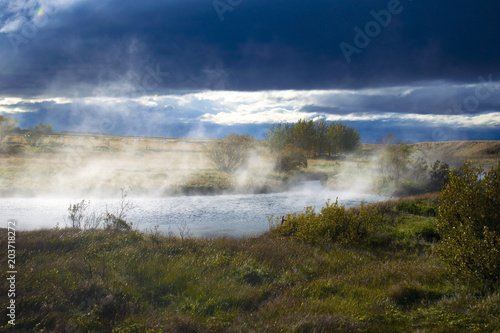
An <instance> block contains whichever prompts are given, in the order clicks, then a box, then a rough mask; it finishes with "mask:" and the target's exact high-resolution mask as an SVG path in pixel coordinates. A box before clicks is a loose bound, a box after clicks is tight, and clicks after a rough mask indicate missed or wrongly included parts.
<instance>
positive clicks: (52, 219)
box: [0, 181, 386, 237]
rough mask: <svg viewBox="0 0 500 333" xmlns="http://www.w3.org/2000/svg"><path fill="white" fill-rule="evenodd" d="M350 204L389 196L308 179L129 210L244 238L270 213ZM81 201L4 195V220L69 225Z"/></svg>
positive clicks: (143, 221)
mask: <svg viewBox="0 0 500 333" xmlns="http://www.w3.org/2000/svg"><path fill="white" fill-rule="evenodd" d="M337 197H338V199H339V203H340V204H343V205H345V206H346V207H351V206H356V205H359V204H360V202H361V201H365V202H377V201H382V200H385V199H386V197H382V196H377V195H369V194H359V193H350V192H338V191H331V190H326V189H324V188H323V187H322V186H321V184H320V183H319V181H311V182H305V183H303V184H301V185H300V186H297V187H296V188H294V189H292V190H291V191H288V192H283V193H269V194H235V195H220V196H189V197H165V198H131V201H132V202H133V204H134V205H135V206H136V207H137V208H135V209H134V210H133V211H131V212H129V214H128V215H127V218H126V220H127V221H129V222H130V221H131V222H133V223H134V226H138V228H139V229H140V230H143V229H146V228H149V227H152V226H155V225H159V230H160V231H162V232H165V233H166V232H168V230H169V227H170V230H171V231H173V232H174V233H178V230H179V229H178V227H179V225H181V224H184V223H187V226H188V228H189V231H190V235H192V236H197V237H200V236H201V237H205V236H219V235H230V236H244V235H255V234H260V233H263V232H265V231H267V230H268V229H269V224H268V217H269V216H271V215H274V216H280V215H285V214H287V213H291V212H296V211H301V210H303V209H304V208H305V207H307V206H313V207H316V209H317V210H318V211H319V209H320V208H321V207H323V206H324V205H325V203H326V202H327V200H329V199H330V200H331V201H335V199H336V198H337ZM79 201H81V199H73V200H70V199H60V198H59V199H48V198H47V199H41V198H29V199H19V198H8V199H0V215H1V216H2V217H3V219H4V223H5V225H6V222H7V220H8V219H16V220H18V226H19V229H24V230H30V229H38V228H53V227H55V226H56V225H57V224H59V226H60V227H64V226H65V222H64V217H65V216H66V215H67V209H68V206H69V204H70V203H77V202H79ZM90 202H91V208H90V210H95V211H98V212H103V211H105V210H106V205H107V207H108V209H109V210H110V211H114V209H115V207H116V205H117V200H109V199H108V200H103V199H96V200H92V199H91V200H90Z"/></svg>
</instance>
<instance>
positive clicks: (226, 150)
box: [205, 133, 255, 173]
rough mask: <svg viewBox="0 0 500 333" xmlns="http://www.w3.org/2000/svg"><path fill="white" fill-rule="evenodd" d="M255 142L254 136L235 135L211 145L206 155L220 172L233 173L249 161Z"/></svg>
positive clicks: (208, 146) (207, 148)
mask: <svg viewBox="0 0 500 333" xmlns="http://www.w3.org/2000/svg"><path fill="white" fill-rule="evenodd" d="M254 142H255V139H254V137H252V136H248V135H238V134H235V133H233V134H231V135H229V136H226V138H225V139H223V140H217V141H213V142H211V143H209V144H208V145H207V147H206V148H205V154H206V155H207V156H208V158H209V159H210V160H211V161H212V163H213V164H214V165H215V167H216V168H217V169H218V170H221V171H224V172H228V173H231V172H233V171H235V170H236V169H237V168H239V167H240V166H242V165H243V164H244V163H245V162H246V161H247V158H248V154H249V152H250V150H251V149H252V147H253V145H254Z"/></svg>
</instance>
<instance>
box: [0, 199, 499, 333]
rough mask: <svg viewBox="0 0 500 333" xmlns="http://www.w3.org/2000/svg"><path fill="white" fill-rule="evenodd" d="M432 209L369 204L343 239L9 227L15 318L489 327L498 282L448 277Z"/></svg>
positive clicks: (307, 328) (493, 325)
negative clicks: (363, 228)
mask: <svg viewBox="0 0 500 333" xmlns="http://www.w3.org/2000/svg"><path fill="white" fill-rule="evenodd" d="M332 206H334V205H332ZM337 208H338V207H337ZM437 208H438V196H437V194H433V195H426V196H419V197H412V198H406V199H399V200H392V201H387V202H383V203H379V204H374V205H370V206H366V207H365V209H369V210H370V211H371V212H372V213H373V216H376V219H380V220H379V221H378V223H377V228H376V230H372V231H369V232H368V233H366V234H365V235H364V236H363V237H360V238H358V240H357V241H347V242H343V241H338V240H333V239H321V238H318V239H313V240H312V241H308V240H307V239H300V238H298V237H290V234H288V235H287V234H286V233H283V232H278V230H280V228H282V225H281V224H278V225H274V226H273V228H272V231H271V232H270V233H267V234H265V235H262V236H260V237H255V238H245V239H232V238H217V239H191V238H184V239H181V238H176V237H169V236H164V235H160V234H159V233H158V232H156V231H155V230H150V231H149V232H147V233H140V232H137V231H124V230H121V231H120V230H119V229H117V228H111V229H109V228H108V229H106V230H88V231H81V230H79V229H58V230H38V231H23V232H18V233H17V241H16V249H17V252H16V255H17V258H16V259H17V267H19V269H18V270H19V274H18V281H17V290H18V292H17V295H16V309H17V314H16V326H15V329H16V330H18V331H35V332H42V331H43V332H241V331H254V332H278V331H285V332H338V331H340V332H403V331H405V332H408V331H420V332H497V331H499V330H500V307H499V306H498V304H500V292H499V291H498V288H489V289H485V288H483V287H480V286H479V285H477V284H472V283H470V282H467V280H461V279H460V280H459V279H455V277H453V276H451V275H450V274H449V271H448V269H447V267H446V266H444V265H443V263H442V262H441V261H440V259H439V257H438V256H437V255H436V253H435V252H436V251H435V250H436V248H437V246H438V244H440V243H439V242H440V234H439V233H438V229H437V228H436V225H437V219H436V217H435V215H436V211H437ZM360 209H363V208H360ZM349 214H355V215H356V214H360V212H359V209H358V210H357V211H356V210H354V211H352V212H351V213H349ZM285 223H286V222H285ZM285 230H286V228H285ZM6 239H7V237H6V230H5V229H2V237H1V240H0V247H4V248H6ZM353 239H356V237H354V238H353ZM6 260H7V259H6V257H4V256H2V258H1V260H0V265H1V266H2V267H6ZM1 285H2V290H6V289H7V281H6V280H5V279H3V280H2V282H1ZM0 297H1V303H2V304H5V299H6V295H4V294H2V295H1V296H0ZM1 316H2V318H4V319H5V318H6V309H5V307H2V311H1ZM4 323H5V322H2V325H4ZM4 328H8V326H5V327H4Z"/></svg>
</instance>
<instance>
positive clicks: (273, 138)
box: [266, 119, 361, 157]
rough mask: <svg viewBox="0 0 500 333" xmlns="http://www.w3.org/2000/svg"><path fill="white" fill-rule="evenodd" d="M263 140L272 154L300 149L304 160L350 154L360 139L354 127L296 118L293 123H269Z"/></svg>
mask: <svg viewBox="0 0 500 333" xmlns="http://www.w3.org/2000/svg"><path fill="white" fill-rule="evenodd" d="M266 141H267V143H268V145H269V149H270V151H271V152H272V153H279V152H282V151H284V150H285V147H286V146H287V145H291V146H293V147H295V148H299V149H302V150H304V151H305V153H306V154H307V157H318V156H335V155H340V154H346V153H351V152H354V151H355V150H357V149H358V148H359V146H360V144H361V136H360V135H359V133H358V131H357V130H356V128H354V127H350V126H347V125H345V124H342V123H337V122H332V123H329V124H328V123H327V122H326V121H325V120H323V119H321V120H318V121H312V120H305V119H299V121H298V122H297V123H291V124H290V123H285V124H283V123H279V124H273V125H272V126H271V128H270V129H269V131H268V132H267V134H266Z"/></svg>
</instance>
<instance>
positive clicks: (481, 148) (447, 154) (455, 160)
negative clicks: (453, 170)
mask: <svg viewBox="0 0 500 333" xmlns="http://www.w3.org/2000/svg"><path fill="white" fill-rule="evenodd" d="M381 146H382V145H380V144H365V145H364V149H365V151H376V150H378V149H380V148H381ZM414 146H415V148H416V153H417V154H421V156H422V157H423V158H424V159H425V160H427V161H428V162H429V163H432V162H434V161H436V160H440V161H442V162H446V163H448V164H450V166H452V167H458V166H460V165H462V164H463V162H464V160H471V161H473V163H474V164H476V165H481V166H483V167H485V168H486V169H489V168H491V167H492V166H493V165H496V164H497V163H498V160H499V159H500V141H444V142H420V143H415V144H414Z"/></svg>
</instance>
